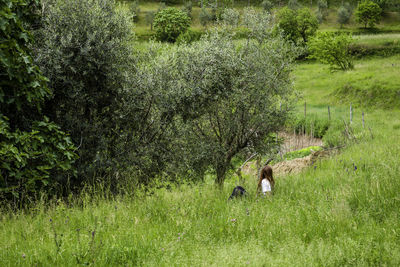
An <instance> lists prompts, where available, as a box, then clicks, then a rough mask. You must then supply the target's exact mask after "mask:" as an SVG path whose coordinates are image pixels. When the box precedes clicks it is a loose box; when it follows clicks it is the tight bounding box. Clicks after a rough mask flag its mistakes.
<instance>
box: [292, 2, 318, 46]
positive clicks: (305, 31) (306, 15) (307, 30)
mask: <svg viewBox="0 0 400 267" xmlns="http://www.w3.org/2000/svg"><path fill="white" fill-rule="evenodd" d="M296 19H297V25H298V31H299V34H300V36H301V38H302V39H303V42H304V43H307V41H308V38H309V37H310V36H313V35H314V34H315V32H316V31H317V29H318V20H317V18H316V17H315V16H314V15H313V14H312V12H311V10H310V9H309V8H306V7H305V8H302V9H300V10H299V11H298V12H297V16H296Z"/></svg>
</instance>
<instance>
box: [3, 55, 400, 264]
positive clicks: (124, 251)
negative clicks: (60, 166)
mask: <svg viewBox="0 0 400 267" xmlns="http://www.w3.org/2000/svg"><path fill="white" fill-rule="evenodd" d="M398 77H400V57H399V55H396V56H392V57H387V58H376V57H372V58H365V59H361V60H357V61H356V62H355V69H354V70H351V71H347V72H331V71H330V70H329V68H328V67H327V66H324V65H321V64H319V63H316V62H300V63H298V64H297V66H296V67H295V70H294V72H293V80H294V86H295V88H296V89H297V90H298V91H300V92H301V94H302V97H303V98H302V99H301V100H300V101H299V104H298V113H299V114H302V112H303V110H302V108H303V103H304V101H305V102H306V103H307V114H316V115H317V116H321V117H324V116H327V111H326V109H327V105H330V106H331V108H332V109H331V110H332V119H333V120H338V121H347V122H348V119H349V118H348V108H349V103H350V102H353V103H354V119H353V120H354V121H353V123H352V124H351V127H352V128H353V129H354V132H355V133H356V135H355V136H356V138H355V139H354V140H352V142H349V143H348V145H347V146H346V147H344V148H342V149H340V150H339V151H338V152H337V153H336V154H334V155H332V156H330V157H329V158H326V159H323V160H319V161H318V162H316V163H315V164H314V165H313V166H311V167H309V168H308V169H307V170H305V171H303V172H301V173H299V174H293V175H289V174H288V175H282V176H279V177H275V178H276V183H277V185H276V191H275V193H274V195H273V196H272V197H267V198H261V197H256V192H255V191H256V177H253V176H244V177H245V181H244V183H243V184H241V185H243V186H244V187H245V188H246V189H247V190H248V193H249V194H248V197H245V198H243V199H237V200H233V201H227V198H228V196H229V195H230V193H231V191H232V189H233V187H234V186H235V185H237V184H238V177H237V176H236V175H234V174H233V173H231V174H230V178H229V179H227V181H226V182H225V186H224V189H223V190H222V191H220V190H218V189H216V188H215V186H214V184H213V177H212V175H211V174H210V175H208V176H207V177H206V180H205V182H204V183H198V184H196V183H194V184H188V183H182V184H181V185H174V184H160V183H157V182H155V183H154V184H153V185H152V186H151V187H150V188H147V189H146V190H145V189H142V190H137V189H136V188H135V189H134V188H129V187H128V188H126V189H125V190H126V193H125V194H124V195H112V194H110V193H109V191H108V189H107V188H103V187H101V186H99V187H94V188H87V189H86V190H84V191H83V192H82V193H81V194H80V195H70V197H69V198H68V199H64V200H51V201H48V200H46V199H43V200H38V201H37V203H36V204H35V205H33V206H32V207H31V208H29V209H25V210H19V211H12V210H10V209H8V208H7V207H2V209H1V215H0V222H1V223H0V248H1V250H0V262H1V265H2V266H77V265H78V266H79V265H93V266H137V265H138V266H171V265H172V266H203V265H204V266H237V265H239V266H377V265H378V266H399V265H400V217H399V212H398V211H399V209H400V197H399V188H400V179H399V173H400V164H399V163H400V160H399V155H400V143H399V138H400V116H399V115H400V110H399V98H397V99H396V98H394V99H391V98H387V99H388V102H385V97H383V96H382V98H378V101H376V103H364V102H363V101H361V100H360V99H363V98H360V99H358V98H357V94H355V95H351V94H350V95H349V94H348V92H342V91H340V90H341V89H342V88H343V87H344V86H345V85H346V84H350V85H352V86H353V87H357V88H360V90H370V89H369V88H370V87H369V86H370V85H371V84H379V85H382V87H379V88H378V87H377V88H378V89H377V91H379V89H380V88H385V89H384V90H381V91H380V93H381V94H382V95H384V94H386V93H387V92H388V91H393V92H397V94H398V92H399V90H400V89H399V88H400V80H399V79H398ZM371 90H372V89H371ZM339 91H340V92H341V94H343V95H338V92H339ZM350 96H351V97H352V98H351V97H350ZM347 97H349V98H347ZM361 111H364V112H365V118H366V127H365V128H363V127H362V123H361ZM133 191H134V194H133ZM49 203H50V204H49Z"/></svg>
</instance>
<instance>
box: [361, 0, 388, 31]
mask: <svg viewBox="0 0 400 267" xmlns="http://www.w3.org/2000/svg"><path fill="white" fill-rule="evenodd" d="M381 12H382V9H381V8H380V7H379V5H378V4H376V3H374V2H372V1H371V0H365V1H362V2H359V3H358V5H357V9H356V13H355V16H356V20H357V22H359V23H361V24H364V28H367V26H368V27H370V28H373V27H374V26H375V24H376V23H378V22H379V21H380V17H381Z"/></svg>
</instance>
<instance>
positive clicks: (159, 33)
mask: <svg viewBox="0 0 400 267" xmlns="http://www.w3.org/2000/svg"><path fill="white" fill-rule="evenodd" d="M189 26H190V18H189V17H188V16H187V14H186V13H185V12H183V11H181V10H179V9H177V8H174V7H169V8H166V9H163V10H161V11H160V12H158V13H157V14H156V15H155V17H154V29H155V31H156V37H157V39H158V40H160V41H166V42H175V40H176V38H178V36H179V35H180V34H181V33H184V32H185V31H186V30H187V29H188V28H189Z"/></svg>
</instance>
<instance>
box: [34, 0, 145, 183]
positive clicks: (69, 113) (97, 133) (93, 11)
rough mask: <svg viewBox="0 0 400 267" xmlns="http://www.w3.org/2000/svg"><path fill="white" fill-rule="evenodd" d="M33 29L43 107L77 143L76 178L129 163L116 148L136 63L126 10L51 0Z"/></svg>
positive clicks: (82, 0)
mask: <svg viewBox="0 0 400 267" xmlns="http://www.w3.org/2000/svg"><path fill="white" fill-rule="evenodd" d="M36 35H37V42H36V43H35V44H34V46H35V52H36V53H35V54H36V61H37V62H38V64H39V66H40V68H41V69H42V71H43V73H44V74H45V75H46V76H47V77H48V78H49V79H50V82H49V85H50V88H51V89H52V90H53V95H52V97H51V99H49V100H48V101H47V102H46V106H45V110H44V111H45V113H46V115H47V116H49V117H50V118H51V119H52V120H54V121H55V122H56V123H58V124H59V125H60V126H61V127H62V128H63V129H66V130H67V131H68V133H69V134H70V136H71V138H72V141H73V142H74V144H76V146H78V147H79V149H78V150H77V153H78V154H79V161H77V162H76V165H75V166H76V168H77V170H78V174H79V182H83V181H86V180H89V179H91V177H93V175H94V173H97V174H99V175H100V174H102V175H106V174H109V173H113V172H114V171H115V168H116V167H117V166H123V165H124V164H127V163H128V162H129V163H130V164H132V162H131V161H130V160H129V157H128V155H126V154H124V155H123V154H121V153H120V152H121V149H120V146H123V145H125V146H126V147H128V146H129V144H131V142H132V141H131V140H130V141H126V139H125V138H126V137H125V136H124V135H125V134H128V131H132V128H133V126H132V123H134V121H135V119H134V118H133V117H132V116H130V115H131V113H130V109H128V108H127V107H126V106H128V103H129V101H131V99H132V98H133V96H132V95H131V94H132V93H133V90H128V85H129V86H131V84H132V81H131V79H132V75H133V73H134V71H133V69H134V64H135V59H134V58H133V55H134V53H133V51H132V48H131V47H132V45H131V42H132V39H133V36H134V35H133V32H132V21H131V19H130V16H129V14H127V13H121V12H117V11H116V9H115V6H114V2H113V1H109V0H106V1H102V0H74V1H73V4H71V1H68V0H55V1H54V2H51V3H49V5H48V6H47V7H46V9H45V13H44V17H43V21H42V27H41V28H40V29H38V31H37V32H36ZM138 116H141V115H140V114H139V112H138ZM127 121H128V122H127ZM129 122H131V123H129Z"/></svg>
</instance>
